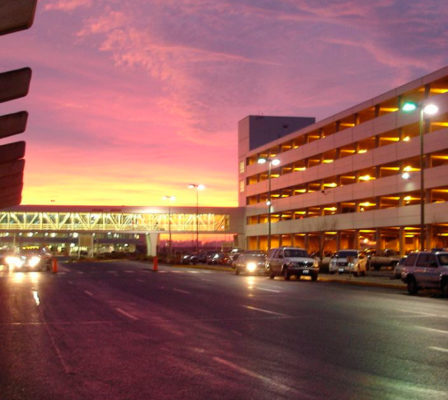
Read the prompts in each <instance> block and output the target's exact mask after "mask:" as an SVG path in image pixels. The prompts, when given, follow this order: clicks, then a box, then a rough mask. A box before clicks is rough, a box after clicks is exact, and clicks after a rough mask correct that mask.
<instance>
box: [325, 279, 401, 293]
mask: <svg viewBox="0 0 448 400" xmlns="http://www.w3.org/2000/svg"><path fill="white" fill-rule="evenodd" d="M318 281H320V282H328V283H340V284H343V285H353V286H370V287H381V288H386V289H398V290H406V286H405V285H404V283H403V284H395V283H385V282H366V281H356V280H342V279H333V278H325V277H324V278H322V277H321V276H319V279H318Z"/></svg>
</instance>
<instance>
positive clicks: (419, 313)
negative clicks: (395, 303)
mask: <svg viewBox="0 0 448 400" xmlns="http://www.w3.org/2000/svg"><path fill="white" fill-rule="evenodd" d="M399 311H400V312H404V313H408V314H416V315H418V316H421V317H436V318H448V315H441V314H431V313H427V312H423V311H411V310H399Z"/></svg>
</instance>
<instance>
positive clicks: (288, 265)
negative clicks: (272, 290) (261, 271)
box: [266, 247, 319, 281]
mask: <svg viewBox="0 0 448 400" xmlns="http://www.w3.org/2000/svg"><path fill="white" fill-rule="evenodd" d="M266 270H267V272H268V274H269V277H270V278H271V279H274V277H275V276H277V275H283V276H284V277H285V280H288V279H289V277H290V276H291V275H296V276H297V278H300V277H301V276H310V277H311V280H313V281H316V280H317V276H318V275H319V262H318V261H317V259H313V258H311V257H310V256H309V255H308V253H307V252H306V250H305V249H301V248H298V247H278V248H275V249H271V250H269V253H268V256H267V259H266Z"/></svg>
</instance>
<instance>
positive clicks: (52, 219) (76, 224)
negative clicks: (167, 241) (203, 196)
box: [0, 205, 244, 247]
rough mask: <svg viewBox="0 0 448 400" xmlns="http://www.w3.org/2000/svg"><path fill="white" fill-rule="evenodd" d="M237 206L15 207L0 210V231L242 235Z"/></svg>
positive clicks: (156, 238)
mask: <svg viewBox="0 0 448 400" xmlns="http://www.w3.org/2000/svg"><path fill="white" fill-rule="evenodd" d="M243 222H244V221H243V210H242V209H241V208H237V207H199V208H197V207H118V206H113V207H112V206H108V207H96V206H41V205H38V206H31V205H30V206H17V207H13V208H10V209H6V210H3V211H0V232H7V233H9V232H11V233H17V232H21V233H27V232H77V233H79V234H83V233H95V232H112V233H114V232H121V233H135V234H146V235H148V236H150V238H149V237H148V239H149V240H150V241H151V242H152V245H151V247H153V246H154V244H153V243H154V242H157V240H158V237H159V235H160V234H167V233H172V234H192V233H197V234H234V235H240V234H242V229H243V228H242V227H243Z"/></svg>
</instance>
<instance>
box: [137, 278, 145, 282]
mask: <svg viewBox="0 0 448 400" xmlns="http://www.w3.org/2000/svg"><path fill="white" fill-rule="evenodd" d="M136 281H137V282H141V283H145V281H144V280H143V279H136Z"/></svg>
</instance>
